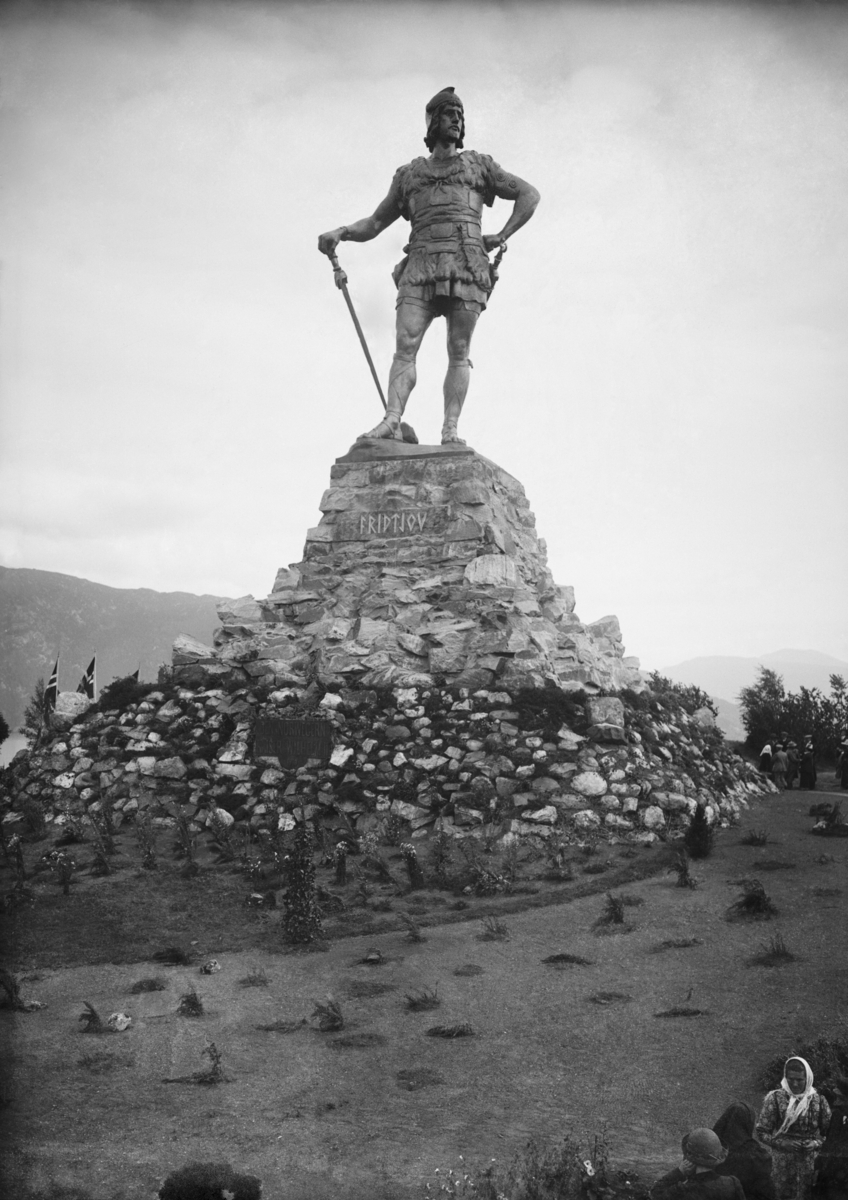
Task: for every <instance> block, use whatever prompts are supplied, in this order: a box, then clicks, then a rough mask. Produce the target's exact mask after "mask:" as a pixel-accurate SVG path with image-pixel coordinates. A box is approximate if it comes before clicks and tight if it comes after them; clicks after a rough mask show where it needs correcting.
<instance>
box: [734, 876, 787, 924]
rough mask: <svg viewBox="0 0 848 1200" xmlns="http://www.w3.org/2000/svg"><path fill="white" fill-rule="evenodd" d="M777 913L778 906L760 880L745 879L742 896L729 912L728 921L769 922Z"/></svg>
mask: <svg viewBox="0 0 848 1200" xmlns="http://www.w3.org/2000/svg"><path fill="white" fill-rule="evenodd" d="M776 913H777V906H776V905H775V904H773V903H772V900H771V897H770V896H768V894H767V893H766V890H765V888H764V887H763V885H762V884H761V883H760V881H759V879H744V880H743V881H742V895H741V897H740V898H739V899H738V900H737V901H736V902H735V903H734V904H731V905H730V907H729V908H728V910H727V919H728V921H740V920H741V921H746V920H747V921H767V920H768V919H769V918H770V917H773V916H775V914H776Z"/></svg>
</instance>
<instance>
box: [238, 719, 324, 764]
mask: <svg viewBox="0 0 848 1200" xmlns="http://www.w3.org/2000/svg"><path fill="white" fill-rule="evenodd" d="M332 728H333V727H332V725H331V724H330V722H329V721H322V720H312V721H310V720H306V719H295V718H291V717H288V718H287V717H260V719H259V720H258V721H257V722H256V726H255V729H254V736H253V753H254V756H255V757H256V758H277V759H279V762H280V766H281V767H303V766H305V765H306V763H307V762H308V761H309V759H310V758H317V759H320V760H321V762H327V761H328V760H329V758H330V755H331V754H332V752H333V733H332Z"/></svg>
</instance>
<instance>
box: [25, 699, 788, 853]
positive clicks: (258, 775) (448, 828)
mask: <svg viewBox="0 0 848 1200" xmlns="http://www.w3.org/2000/svg"><path fill="white" fill-rule="evenodd" d="M269 717H271V718H273V717H283V718H287V719H299V718H303V717H307V718H309V719H310V720H311V721H313V722H314V721H315V720H320V721H323V722H325V723H326V729H327V730H328V732H329V734H330V745H329V747H328V750H329V755H328V757H327V758H326V759H325V761H320V760H317V759H314V760H312V761H309V762H306V763H305V764H304V765H303V766H300V767H291V768H288V769H283V768H281V767H280V765H279V762H278V761H277V760H276V759H272V758H260V757H257V756H256V754H255V734H256V729H257V722H258V721H260V720H267V718H269ZM4 782H5V785H6V786H5V789H4V796H5V799H4V802H3V803H4V806H5V810H4V812H5V815H4V816H3V823H4V828H5V829H6V831H7V832H11V831H12V830H13V829H14V827H15V824H16V823H17V822H18V820H20V819H21V816H22V814H23V812H24V811H25V809H26V807H27V805H28V804H32V803H35V804H37V805H38V806H39V807H40V808H41V809H43V811H44V812H45V814H46V815H47V817H48V819H50V820H52V821H55V822H57V823H58V824H62V823H63V822H66V821H67V820H68V819H69V818H70V817H72V816H81V815H83V814H85V813H86V812H87V811H90V810H93V811H97V810H98V809H100V808H102V807H103V806H104V805H108V806H110V808H111V809H112V810H113V812H115V813H116V814H121V816H122V818H123V819H132V818H133V817H134V816H136V815H137V814H139V813H148V814H149V815H150V816H152V817H153V818H154V819H156V820H157V821H164V822H166V823H168V822H170V821H171V818H172V814H173V812H174V807H173V806H174V805H179V806H181V807H182V808H183V809H184V811H185V813H186V815H187V816H188V817H189V818H190V820H192V821H193V822H195V824H196V826H197V828H198V829H200V828H202V827H204V826H205V825H207V824H208V823H209V822H210V821H211V822H212V823H214V821H215V820H216V819H217V820H223V821H225V823H227V824H231V823H233V822H236V823H240V824H241V823H243V824H246V825H249V826H250V827H251V828H252V829H254V830H257V831H258V830H261V829H267V830H269V831H279V830H283V831H284V830H286V829H291V828H294V826H295V824H296V823H297V821H299V820H302V819H306V820H309V821H314V822H316V823H317V824H319V825H324V826H326V827H328V828H335V829H337V830H338V831H340V832H344V833H346V834H348V835H350V836H355V837H360V836H362V835H364V834H365V833H367V832H369V831H370V830H373V829H374V828H375V826H376V825H377V824H378V823H379V822H380V821H383V820H386V819H388V818H389V817H390V816H391V817H392V819H393V820H394V821H395V822H396V824H397V826H398V828H399V829H400V830H401V831H402V833H403V834H404V836H409V837H411V838H413V839H414V838H419V837H423V836H425V835H426V834H427V833H428V832H431V831H435V830H442V831H444V832H446V833H449V834H452V835H454V836H456V837H466V836H482V835H483V833H484V832H485V833H486V835H487V836H488V837H496V838H501V839H502V838H509V837H512V836H518V837H522V838H523V837H532V838H546V837H549V836H551V835H552V834H559V835H561V836H563V837H565V838H566V839H568V840H572V839H581V838H582V839H585V838H587V837H589V838H599V839H603V838H605V839H615V840H624V841H645V840H653V839H655V838H656V837H658V836H664V835H666V834H669V833H673V832H674V831H675V830H676V829H679V828H681V827H682V826H685V824H686V823H687V822H688V819H689V816H690V815H691V813H692V812H694V810H695V807H696V805H697V804H699V803H702V804H704V805H705V806H706V811H707V815H708V818H709V819H710V821H712V822H718V823H720V824H727V823H729V822H732V821H733V820H734V819H735V817H736V816H737V814H738V812H739V808H740V805H744V804H745V802H746V799H747V798H748V797H749V796H750V795H751V794H756V793H758V792H763V791H773V790H774V788H773V785H772V784H771V783H770V781H767V780H764V779H763V777H762V776H761V775H760V774H759V773H758V772H757V771H756V769H755V768H754V767H753V766H752V765H751V764H749V763H747V762H745V761H744V760H743V759H741V758H739V757H738V756H737V755H735V754H733V753H732V752H731V751H730V750H729V749H728V747H727V746H726V745H725V743H724V740H723V738H722V735H721V734H720V733H719V732H718V731H717V730H716V729H715V727H714V725H713V724H712V722H711V720H710V714H708V713H707V714H706V715H705V714H704V712H703V711H700V712H698V713H689V712H687V711H685V710H684V708H683V707H682V705H681V702H680V699H679V696H678V694H677V693H676V692H675V691H674V690H671V691H669V692H665V693H660V694H657V693H653V692H650V691H648V692H645V693H643V694H641V695H636V694H630V693H625V694H624V695H623V696H621V697H598V698H588V699H587V698H585V697H577V696H573V695H572V696H569V695H567V694H565V693H563V692H561V691H555V690H550V691H547V692H545V691H539V690H538V689H525V690H523V691H522V690H519V691H506V690H499V691H493V690H484V689H478V690H476V691H474V692H472V691H470V690H469V689H462V688H457V689H448V688H393V689H386V690H382V691H378V690H376V689H361V688H360V689H348V690H340V691H338V692H329V691H325V690H324V689H323V688H320V687H318V686H317V685H315V686H312V687H311V688H308V689H297V688H286V689H273V690H272V689H261V688H253V689H246V688H237V689H235V690H234V691H232V692H226V691H224V690H223V689H222V688H210V687H199V688H189V687H185V686H181V685H178V684H174V683H173V682H172V681H169V680H167V679H165V680H163V684H162V686H160V687H159V688H151V686H150V685H140V686H139V688H138V691H137V693H136V695H135V697H134V698H133V699H132V700H131V701H130V702H129V703H127V704H126V706H125V707H124V709H123V711H117V710H114V709H113V710H107V711H103V712H101V711H98V710H97V709H94V710H92V711H90V712H89V713H87V714H85V715H84V716H83V717H82V718H81V719H80V720H79V721H77V722H76V723H75V724H74V725H72V726H71V728H70V729H69V730H68V731H66V732H56V733H54V734H53V735H52V737H51V738H50V739H49V740H47V741H46V742H45V744H44V745H43V746H42V747H41V748H39V749H38V750H37V751H34V752H21V753H20V754H19V755H18V756H17V757H16V758H15V759H14V761H13V763H12V765H11V767H9V768H7V770H6V772H5V775H4Z"/></svg>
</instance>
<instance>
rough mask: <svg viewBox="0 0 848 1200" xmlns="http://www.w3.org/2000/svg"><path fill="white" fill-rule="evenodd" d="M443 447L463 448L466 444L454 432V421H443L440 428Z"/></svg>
mask: <svg viewBox="0 0 848 1200" xmlns="http://www.w3.org/2000/svg"><path fill="white" fill-rule="evenodd" d="M442 445H443V446H465V445H467V442H466V441H465V439H464V438H461V437H460V436H459V434H458V433H457V432H456V421H445V423H444V425H443V426H442Z"/></svg>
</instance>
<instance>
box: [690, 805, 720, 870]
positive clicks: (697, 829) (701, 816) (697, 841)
mask: <svg viewBox="0 0 848 1200" xmlns="http://www.w3.org/2000/svg"><path fill="white" fill-rule="evenodd" d="M683 844H684V846H685V847H686V852H687V854H688V855H689V857H690V858H708V857H709V856H710V854H712V851H713V831H712V829H711V828H710V825H709V822H708V821H707V810H706V807H705V806H704V805H703V804H699V805H698V806H697V808H696V809H695V812H694V814H693V816H692V820H691V821H690V822H689V827H688V828H687V830H686V833H685V834H684V835H683Z"/></svg>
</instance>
